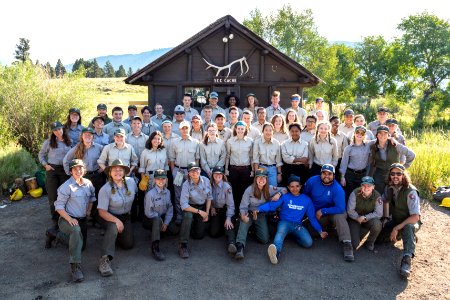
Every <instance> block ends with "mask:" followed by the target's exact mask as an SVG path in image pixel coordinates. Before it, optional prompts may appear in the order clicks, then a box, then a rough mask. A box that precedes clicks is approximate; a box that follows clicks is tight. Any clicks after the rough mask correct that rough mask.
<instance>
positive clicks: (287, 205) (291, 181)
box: [256, 175, 328, 264]
mask: <svg viewBox="0 0 450 300" xmlns="http://www.w3.org/2000/svg"><path fill="white" fill-rule="evenodd" d="M301 187H302V186H301V183H300V177H298V176H295V175H291V176H290V177H289V178H288V189H289V193H287V194H284V195H283V196H281V198H280V199H279V200H278V201H271V202H267V203H265V204H263V205H261V206H259V207H258V209H257V210H256V212H257V213H258V212H261V213H265V212H269V211H275V210H276V209H277V208H279V207H280V206H281V210H280V221H279V222H278V228H277V233H276V235H275V239H274V241H273V244H271V245H270V246H269V248H268V249H267V252H268V254H269V258H270V262H271V263H272V264H277V263H278V259H279V257H280V253H281V249H282V248H283V241H284V239H285V238H286V236H287V235H288V234H293V235H294V236H295V238H296V239H295V240H296V242H297V244H299V245H300V246H302V247H305V248H309V247H311V246H312V244H313V240H312V238H311V235H310V234H309V232H308V230H307V229H306V228H305V227H304V226H303V224H302V219H303V217H304V215H305V214H306V215H307V216H308V219H309V221H310V222H311V225H312V226H313V228H314V229H315V230H316V231H317V232H318V233H319V235H320V237H321V238H323V239H324V238H326V237H327V235H328V233H327V232H325V231H322V227H321V226H320V224H319V222H318V221H317V219H316V214H315V211H314V205H313V204H312V201H311V199H310V198H309V197H308V196H306V195H301V194H300V189H301Z"/></svg>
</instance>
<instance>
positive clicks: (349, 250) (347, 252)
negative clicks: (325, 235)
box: [343, 242, 355, 261]
mask: <svg viewBox="0 0 450 300" xmlns="http://www.w3.org/2000/svg"><path fill="white" fill-rule="evenodd" d="M343 248H344V260H345V261H354V260H355V257H354V256H353V246H352V243H350V242H345V243H344V246H343Z"/></svg>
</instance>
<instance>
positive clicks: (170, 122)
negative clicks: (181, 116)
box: [161, 120, 172, 125]
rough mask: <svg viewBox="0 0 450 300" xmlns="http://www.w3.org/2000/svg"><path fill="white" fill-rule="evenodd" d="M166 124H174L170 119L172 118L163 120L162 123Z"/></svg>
mask: <svg viewBox="0 0 450 300" xmlns="http://www.w3.org/2000/svg"><path fill="white" fill-rule="evenodd" d="M164 124H170V125H172V121H170V120H164V121H162V123H161V125H164Z"/></svg>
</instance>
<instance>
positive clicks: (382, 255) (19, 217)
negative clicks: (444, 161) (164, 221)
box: [0, 197, 450, 299]
mask: <svg viewBox="0 0 450 300" xmlns="http://www.w3.org/2000/svg"><path fill="white" fill-rule="evenodd" d="M422 214H423V215H422V220H423V223H424V225H423V226H422V228H421V230H420V231H419V233H418V237H419V243H418V245H417V249H416V258H415V259H414V260H413V274H412V275H411V278H410V280H409V281H405V280H402V279H401V278H400V277H399V275H398V273H397V269H398V265H399V263H400V258H401V247H402V244H401V242H398V243H396V244H395V247H394V246H391V245H381V246H378V248H377V252H376V253H371V252H368V251H367V250H366V249H365V248H364V247H363V248H361V249H359V250H358V251H357V252H356V254H355V262H353V263H348V262H344V260H343V258H342V250H341V247H340V246H339V244H338V242H337V239H336V236H335V235H332V236H331V237H329V238H328V239H327V240H324V241H321V240H315V241H314V245H313V247H312V248H311V249H302V248H300V247H298V246H297V245H296V244H295V243H294V242H293V241H291V240H288V241H286V243H285V247H284V249H283V253H282V257H281V260H280V263H279V264H278V265H276V266H273V265H271V264H270V262H269V260H268V257H267V254H266V253H267V251H266V250H267V245H260V244H258V243H256V241H255V238H254V237H253V236H249V243H248V246H247V248H246V252H245V254H246V257H245V259H244V260H243V261H240V262H237V261H235V260H233V259H231V258H230V257H229V256H228V255H227V253H226V250H225V238H223V239H211V238H205V239H203V240H196V241H191V242H190V248H191V257H190V258H189V259H187V260H182V259H181V258H179V257H178V254H177V237H168V238H166V239H164V240H163V241H162V250H163V251H164V253H165V254H166V258H167V259H166V261H164V262H157V261H155V260H154V259H153V258H152V257H151V255H150V250H149V248H150V233H149V232H148V231H146V230H144V229H142V227H141V224H140V223H135V224H134V229H135V241H136V244H135V247H134V248H133V249H132V250H127V251H125V250H118V251H117V253H116V257H115V258H114V260H113V264H112V265H113V270H114V272H115V273H114V275H113V276H112V277H109V278H102V277H101V276H100V274H99V273H98V272H97V265H98V259H99V256H100V243H101V241H102V236H101V231H100V230H99V229H96V228H91V227H89V229H88V245H87V249H86V251H84V252H83V257H82V258H83V270H84V275H85V281H84V282H82V283H79V284H74V283H71V282H70V275H69V264H68V250H67V248H65V247H64V246H58V247H57V248H52V249H44V232H45V228H46V227H47V226H48V225H49V224H50V220H49V212H48V205H47V199H46V197H42V198H41V199H38V200H34V199H23V200H22V201H19V202H15V203H9V204H8V205H7V206H6V207H5V208H2V209H0V220H1V221H0V299H62V298H64V299H72V298H73V299H80V298H81V299H98V298H102V299H124V298H126V297H127V298H128V297H130V299H132V298H135V299H142V298H159V299H188V298H190V299H211V298H212V299H250V298H253V299H258V298H264V299H268V298H270V299H305V298H311V299H343V298H345V299H450V278H449V276H450V251H449V246H450V210H445V209H443V208H441V207H439V206H437V205H436V204H434V203H431V204H430V203H429V202H428V201H424V202H423V205H422Z"/></svg>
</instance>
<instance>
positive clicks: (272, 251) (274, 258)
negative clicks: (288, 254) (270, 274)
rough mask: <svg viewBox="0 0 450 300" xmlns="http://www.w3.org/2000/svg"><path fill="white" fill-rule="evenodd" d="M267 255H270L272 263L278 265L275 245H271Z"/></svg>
mask: <svg viewBox="0 0 450 300" xmlns="http://www.w3.org/2000/svg"><path fill="white" fill-rule="evenodd" d="M267 254H269V258H270V262H271V263H272V264H274V265H276V264H277V263H278V256H277V247H275V245H274V244H270V245H269V248H267Z"/></svg>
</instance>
